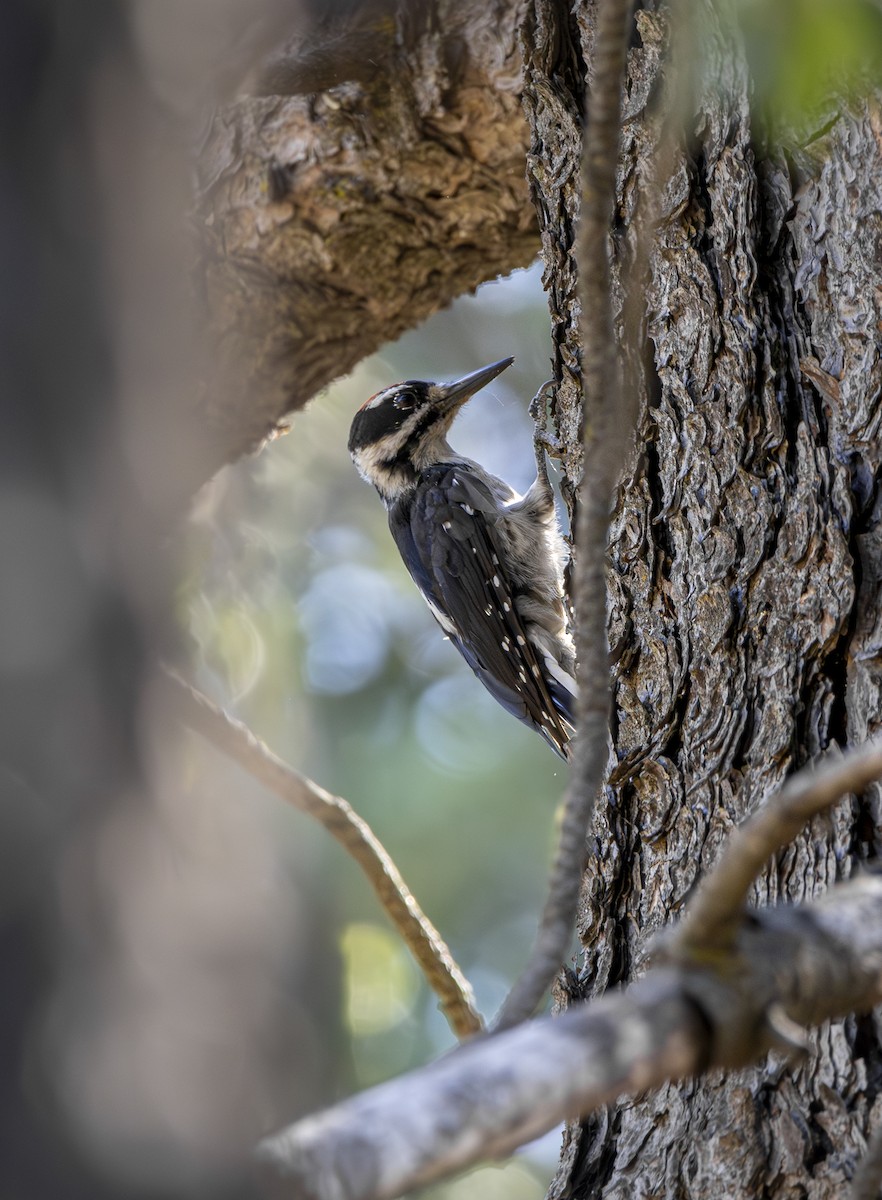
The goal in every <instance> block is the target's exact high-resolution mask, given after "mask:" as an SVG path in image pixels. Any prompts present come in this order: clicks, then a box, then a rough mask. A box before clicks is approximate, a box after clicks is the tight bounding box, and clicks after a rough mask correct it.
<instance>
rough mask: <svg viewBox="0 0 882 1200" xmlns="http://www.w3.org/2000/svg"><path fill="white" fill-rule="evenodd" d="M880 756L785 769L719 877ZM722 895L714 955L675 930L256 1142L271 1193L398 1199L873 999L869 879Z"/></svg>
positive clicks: (877, 985) (877, 935)
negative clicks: (776, 899) (721, 949)
mask: <svg viewBox="0 0 882 1200" xmlns="http://www.w3.org/2000/svg"><path fill="white" fill-rule="evenodd" d="M879 753H880V751H879V748H878V746H877V745H875V744H872V745H870V746H864V747H861V748H860V749H858V750H857V751H855V752H853V753H852V754H850V755H846V756H844V757H843V758H841V759H840V760H838V761H836V762H833V763H826V764H824V766H823V767H821V768H819V769H814V768H807V769H805V770H803V771H801V772H799V774H798V775H796V776H795V777H794V778H793V779H792V780H791V781H790V783H789V784H788V785H787V787H785V788H784V789H782V791H781V792H780V793H778V795H777V796H776V797H774V798H773V799H772V801H770V803H769V804H768V805H766V807H765V808H764V810H763V812H762V813H761V814H758V815H757V816H756V817H754V818H752V819H751V822H749V823H748V826H749V827H751V829H752V830H753V833H752V834H749V835H747V836H745V834H744V831H742V832H741V834H740V837H739V835H737V834H736V839H737V840H736V847H737V848H736V849H734V850H733V851H732V852H731V854H727V855H724V858H723V861H722V862H721V865H720V868H719V872H720V876H721V880H726V879H727V878H728V877H729V876H730V875H731V873H732V867H731V860H733V859H734V860H741V859H743V860H744V861H745V862H748V861H749V862H750V863H751V864H752V865H753V866H755V867H756V870H759V869H760V868H761V866H762V865H763V863H764V862H765V858H766V853H762V854H760V853H759V851H760V843H762V848H763V849H764V850H766V852H767V849H768V847H769V846H772V845H774V844H776V839H777V838H779V837H780V836H782V835H783V833H784V832H785V831H789V833H788V836H790V837H792V836H794V835H795V834H796V833H797V832H798V831H799V829H800V827H801V824H802V823H803V821H800V820H798V819H797V814H798V813H801V814H802V815H803V820H804V819H807V818H808V817H809V816H810V815H812V814H813V813H815V812H818V811H820V810H821V808H822V807H824V806H829V805H830V804H832V803H834V802H835V801H836V800H837V799H838V798H839V797H840V796H841V795H842V794H843V793H844V791H845V790H847V789H848V788H851V787H857V786H860V785H861V783H866V782H869V781H870V780H871V779H873V778H875V777H876V776H877V775H879V774H880V773H882V760H880V759H879V758H878V757H877V756H878V755H879ZM782 813H785V814H786V817H783V816H782ZM757 829H759V830H760V831H766V834H765V837H762V835H757V834H756V830H757ZM771 830H774V835H773V836H772V835H770V834H769V833H768V831H771ZM744 846H748V847H750V853H749V854H748V855H747V856H746V857H745V855H744V853H743V850H742V847H744ZM715 875H716V873H712V875H711V877H710V879H709V881H708V884H707V885H706V890H707V891H708V892H709V893H711V894H717V888H716V884H715V883H714V879H715ZM729 899H730V901H731V903H732V905H734V910H735V912H736V914H737V925H736V926H733V936H732V940H731V945H730V947H729V948H728V950H727V952H725V953H720V954H706V955H701V954H694V955H691V956H686V955H684V954H681V953H678V934H677V933H676V932H675V933H674V934H673V935H672V937H671V939H670V942H669V945H670V950H663V951H662V954H661V955H660V956H659V957H660V958H662V959H663V961H661V962H659V963H658V965H656V966H654V967H653V968H652V969H651V970H650V971H649V973H648V974H647V975H646V976H645V977H644V978H643V979H641V980H639V981H638V982H637V983H635V984H633V985H632V986H631V987H630V988H628V989H627V990H626V991H624V992H622V993H619V994H618V995H610V996H608V997H605V998H603V999H601V1000H599V1001H596V1002H593V1003H591V1004H586V1005H581V1006H578V1007H574V1008H571V1009H569V1010H568V1011H567V1012H565V1013H564V1014H563V1015H561V1016H560V1017H558V1018H557V1019H556V1020H554V1021H552V1020H549V1019H547V1018H543V1019H537V1020H535V1021H533V1022H530V1023H529V1024H527V1025H522V1026H521V1027H520V1028H516V1029H512V1030H508V1031H505V1032H502V1033H500V1034H499V1035H498V1036H497V1037H495V1038H490V1039H486V1040H481V1041H476V1042H474V1043H472V1044H469V1045H467V1046H464V1047H461V1048H460V1049H459V1050H458V1051H456V1052H455V1053H453V1054H451V1055H449V1056H447V1057H446V1058H444V1059H442V1060H440V1061H439V1062H437V1063H433V1064H432V1065H430V1066H428V1067H426V1068H424V1069H423V1070H421V1071H416V1072H413V1073H411V1074H410V1075H406V1076H403V1077H401V1078H400V1079H397V1080H393V1081H391V1082H390V1083H387V1084H384V1085H383V1086H381V1087H378V1088H374V1089H372V1090H370V1091H368V1092H365V1093H363V1094H362V1095H360V1096H356V1097H354V1098H353V1099H351V1100H349V1101H346V1102H345V1103H343V1104H340V1105H338V1106H337V1107H336V1108H333V1109H329V1110H327V1111H326V1112H324V1113H319V1114H318V1115H316V1116H314V1117H309V1118H307V1119H305V1120H303V1121H300V1122H298V1123H297V1124H295V1125H293V1126H291V1127H289V1128H288V1129H286V1130H284V1131H282V1132H281V1133H279V1134H277V1135H275V1136H274V1137H271V1138H268V1139H266V1140H265V1141H264V1142H263V1143H261V1146H260V1147H259V1149H258V1158H259V1161H260V1163H261V1164H262V1167H263V1169H264V1170H265V1172H266V1175H267V1178H268V1180H269V1181H270V1182H271V1184H272V1194H273V1195H279V1196H286V1197H287V1196H290V1197H292V1200H294V1198H305V1197H309V1198H310V1200H332V1198H333V1200H382V1198H388V1197H394V1196H398V1195H400V1194H401V1193H402V1192H405V1191H407V1190H409V1189H410V1188H413V1187H418V1186H421V1185H423V1184H426V1183H429V1182H431V1181H432V1180H435V1179H439V1178H441V1177H444V1176H446V1175H449V1174H451V1173H453V1172H455V1171H458V1170H461V1169H462V1168H464V1167H466V1166H469V1165H471V1164H473V1163H475V1162H477V1161H479V1160H481V1159H486V1158H488V1157H499V1156H502V1155H505V1154H508V1153H510V1152H511V1151H513V1150H515V1149H516V1148H517V1147H518V1146H520V1145H522V1144H523V1143H524V1142H526V1141H529V1140H530V1139H532V1138H534V1137H537V1136H539V1135H540V1134H542V1133H544V1132H546V1131H547V1130H549V1129H551V1128H552V1127H553V1126H554V1125H555V1124H557V1123H558V1122H559V1121H561V1120H563V1119H565V1118H571V1117H574V1116H576V1115H578V1114H584V1113H586V1112H588V1111H590V1110H592V1109H594V1108H597V1107H598V1106H600V1105H602V1104H605V1103H610V1102H612V1101H614V1100H615V1099H616V1098H617V1097H619V1096H622V1095H626V1094H635V1093H637V1092H642V1091H646V1090H647V1089H649V1088H653V1087H658V1086H660V1085H661V1084H663V1083H666V1082H669V1081H673V1080H676V1079H679V1078H683V1077H684V1076H686V1075H691V1074H695V1073H699V1072H703V1071H707V1070H709V1069H711V1068H713V1067H730V1068H731V1067H739V1066H744V1065H746V1064H748V1063H750V1062H753V1061H755V1060H756V1059H757V1058H759V1057H760V1055H762V1054H763V1053H765V1052H766V1051H768V1050H769V1049H771V1048H773V1047H775V1046H777V1047H780V1046H781V1045H782V1044H783V1045H785V1047H786V1048H787V1049H792V1048H793V1044H794V1039H793V1038H792V1037H789V1036H788V1034H787V1031H788V1029H791V1028H795V1027H796V1026H805V1025H813V1024H817V1023H818V1022H820V1021H823V1020H826V1019H829V1018H833V1017H837V1016H841V1015H843V1014H845V1013H847V1012H851V1011H860V1010H864V1009H867V1008H870V1007H872V1006H873V1005H874V1004H876V1003H878V1002H879V1001H880V1000H882V878H880V877H878V876H864V877H861V878H859V879H857V880H852V881H850V882H848V883H845V884H842V885H840V886H838V887H836V888H834V889H833V890H832V891H831V892H830V893H829V894H828V895H827V896H826V897H824V898H822V899H821V900H819V901H815V902H813V903H810V904H803V905H797V906H792V907H790V906H781V907H779V908H776V909H771V910H766V911H752V912H751V914H750V920H745V919H744V914H743V912H742V909H741V904H742V901H743V894H742V893H740V892H738V891H737V889H736V890H735V891H732V892H730V895H729ZM699 913H701V908H699ZM689 922H690V918H689V917H688V916H687V918H686V919H685V921H684V923H683V926H682V929H684V930H688V929H689ZM356 1168H357V1169H356Z"/></svg>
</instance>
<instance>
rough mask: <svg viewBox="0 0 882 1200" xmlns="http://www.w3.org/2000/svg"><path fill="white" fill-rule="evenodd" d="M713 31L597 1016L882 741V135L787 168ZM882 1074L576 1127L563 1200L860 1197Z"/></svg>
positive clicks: (643, 47) (640, 579) (835, 140)
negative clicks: (731, 835) (795, 797)
mask: <svg viewBox="0 0 882 1200" xmlns="http://www.w3.org/2000/svg"><path fill="white" fill-rule="evenodd" d="M569 8H570V6H569V5H567V4H563V3H558V2H556V0H539V2H538V3H537V4H536V5H535V7H534V9H533V10H532V12H531V14H530V15H529V16H528V19H527V22H526V26H525V38H526V52H527V80H526V95H527V108H528V111H529V113H530V120H531V126H532V130H533V145H532V148H531V156H530V163H531V180H532V186H533V190H534V193H535V194H536V197H537V200H538V211H539V213H540V219H541V222H542V240H543V251H544V257H545V262H546V280H547V283H548V285H549V290H550V294H551V309H552V313H553V315H554V333H555V340H556V344H557V347H558V363H559V371H560V374H561V376H562V381H563V382H562V386H561V389H560V392H559V401H558V403H559V413H558V418H559V426H560V432H561V435H562V438H563V440H564V443H565V452H564V456H563V462H564V467H565V470H566V472H567V476H568V479H569V481H570V484H571V485H573V486H574V485H575V483H576V481H577V478H578V470H579V463H578V454H577V447H578V438H577V429H578V418H579V409H578V357H579V349H578V301H577V296H576V265H575V263H574V262H573V257H572V246H573V229H574V221H575V218H576V214H577V208H578V196H577V180H578V171H577V155H578V148H579V132H578V130H579V113H580V112H581V109H582V92H583V87H584V80H585V77H586V67H585V64H586V63H588V64H589V66H588V70H587V74H588V75H589V76H590V54H591V30H592V23H593V17H592V5H591V4H590V3H584V4H581V5H576V6H575V14H574V16H572V17H571V16H570V13H569ZM700 9H701V12H700V14H699V16H700V19H701V20H703V21H705V22H706V23H707V24H706V38H705V39H704V40H703V41H702V49H703V51H704V53H705V54H706V55H707V56H708V57H707V58H706V59H705V61H703V62H702V64H701V67H700V70H699V73H698V77H697V80H696V91H695V99H694V111H693V112H691V113H690V114H689V124H688V129H687V134H688V136H689V138H690V143H689V149H688V152H687V153H686V154H685V155H683V156H681V158H680V159H679V161H678V162H677V163H676V167H675V170H674V173H673V175H672V177H671V178H670V179H668V180H666V181H665V184H666V186H665V190H664V196H663V204H662V214H661V215H662V224H661V228H660V230H659V234H658V241H657V245H656V247H655V249H654V252H653V254H652V263H651V272H652V278H651V282H650V283H649V286H648V288H647V294H646V295H647V305H646V308H647V311H646V325H647V327H646V335H647V355H646V368H647V369H646V377H647V382H646V396H645V401H646V409H645V415H644V419H643V422H642V426H641V430H640V433H639V436H638V443H639V447H640V450H639V454H638V457H637V460H636V461H635V463H634V466H633V470H632V472H631V474H630V477H629V478H628V480H627V482H626V485H625V487H624V489H623V493H622V496H621V499H620V503H619V506H618V509H617V512H616V518H615V523H614V531H613V537H612V542H611V572H610V579H611V586H612V589H613V591H612V604H613V615H612V625H611V629H610V644H611V646H612V647H613V654H614V686H615V701H614V707H615V721H614V728H613V739H612V758H611V771H610V776H609V782H608V786H607V787H606V789H605V795H604V797H603V798H602V802H601V805H600V809H599V814H598V820H597V823H596V827H595V830H594V844H595V848H596V853H595V855H594V856H593V859H592V862H591V864H590V865H589V868H588V871H587V874H586V878H585V881H584V890H583V905H582V912H581V920H580V934H581V937H582V941H583V945H584V948H585V949H584V962H583V964H582V967H581V970H580V972H579V975H578V978H576V977H575V976H573V977H571V979H570V984H571V989H570V990H571V994H572V995H574V996H590V995H596V994H597V993H599V992H602V991H604V990H605V989H606V988H608V987H610V986H611V985H613V984H616V983H618V982H620V981H626V980H629V979H632V978H633V977H634V975H635V973H636V972H638V971H639V968H640V954H641V950H642V949H643V948H644V947H645V944H646V940H647V937H648V935H649V934H651V933H652V932H653V931H654V930H656V929H658V928H660V927H662V926H664V925H665V924H667V923H669V922H670V921H671V920H672V919H673V918H675V917H676V915H677V913H678V912H679V910H680V908H681V906H682V904H683V902H684V900H685V899H686V897H687V896H688V894H689V892H690V889H691V888H692V887H693V885H694V883H695V881H696V880H697V879H698V877H699V876H700V875H701V874H703V873H705V872H706V871H707V869H708V867H709V866H710V865H711V864H712V863H713V862H714V860H715V858H716V857H717V855H718V852H719V848H720V845H721V843H722V841H723V840H724V839H725V837H726V834H727V832H728V831H729V830H730V829H731V828H732V825H733V823H735V822H737V821H739V820H740V819H741V818H742V817H743V816H744V815H745V814H746V813H748V812H750V811H751V810H752V809H753V808H754V807H755V806H756V804H757V803H758V801H759V800H760V798H761V797H762V796H763V795H764V794H767V793H768V792H769V790H770V789H771V788H773V787H774V786H775V785H776V784H778V783H780V781H781V780H782V779H783V778H784V776H785V775H786V774H787V773H788V772H790V771H791V770H793V769H794V768H795V767H797V766H798V765H799V764H801V763H802V762H804V761H805V760H806V759H807V758H808V757H810V756H812V755H815V754H817V753H818V752H819V751H821V750H823V749H824V748H825V747H827V746H829V745H830V744H831V743H832V742H839V743H841V744H844V743H846V741H848V742H852V743H853V742H859V741H861V740H862V739H863V738H865V737H866V736H867V734H868V733H872V732H874V731H875V730H876V729H877V728H878V724H879V711H880V710H879V654H880V646H879V632H878V609H879V582H880V577H882V558H880V545H879V532H878V522H879V515H880V507H879V504H880V500H879V488H878V480H877V476H878V467H879V450H878V446H877V428H878V422H879V417H880V383H882V367H880V363H879V353H878V346H879V329H880V328H882V325H880V318H882V311H880V310H882V290H880V283H882V280H880V273H882V256H880V252H879V228H880V221H882V212H880V210H882V194H880V181H882V159H880V130H882V124H880V110H879V109H878V107H877V106H876V104H875V102H867V103H866V104H865V105H864V106H862V107H861V108H859V109H857V110H855V111H847V110H845V109H843V110H842V111H841V112H839V114H838V116H837V118H836V119H835V121H834V122H833V123H832V125H831V126H830V127H829V128H828V129H826V130H825V131H823V133H822V135H821V136H819V137H818V138H817V139H816V140H813V141H812V143H811V145H810V146H807V147H805V148H800V147H791V148H790V150H789V153H787V154H786V155H785V153H783V152H782V151H780V150H779V151H772V150H765V151H763V150H761V149H760V148H759V146H758V145H757V142H756V141H755V138H754V133H753V126H752V120H753V114H752V112H751V104H750V96H751V81H750V77H749V71H748V67H747V63H746V60H745V54H744V48H743V46H742V44H741V40H740V37H739V32H738V29H737V27H736V25H735V22H734V21H733V20H732V19H731V14H730V13H728V12H727V6H726V5H725V3H705V4H702V5H701V6H700ZM696 19H698V17H696ZM664 39H665V27H664V20H663V16H662V14H661V13H660V12H659V11H658V10H657V9H656V8H655V6H653V5H644V6H643V7H642V10H641V11H640V12H639V13H638V14H637V18H636V33H635V38H634V46H633V50H632V54H631V61H630V66H629V82H628V97H627V102H626V124H625V130H624V139H623V153H622V159H621V163H620V177H619V185H620V197H619V199H620V212H619V217H620V227H619V229H618V230H617V234H616V238H615V242H614V247H613V252H614V259H615V263H616V265H617V268H618V269H619V270H621V268H622V266H623V264H625V263H627V261H628V256H629V253H630V250H631V246H630V242H631V240H632V234H633V227H632V222H633V219H634V215H635V211H637V207H638V206H639V205H640V203H641V196H642V197H643V202H645V189H646V184H647V175H648V162H649V155H650V151H651V148H652V146H653V144H654V141H655V139H656V137H657V132H658V115H657V114H656V113H654V112H653V109H652V105H651V103H650V101H651V98H652V97H654V95H655V93H654V90H653V89H654V88H656V87H657V85H658V83H659V80H658V65H659V56H660V48H661V46H662V44H663V42H664ZM619 303H620V305H621V304H622V303H623V297H622V294H621V282H620V285H619ZM818 368H820V369H818ZM812 380H814V382H812ZM878 816H879V790H878V788H873V789H871V791H870V792H869V793H868V794H866V795H864V796H862V797H857V798H854V799H853V800H852V801H851V802H850V803H848V804H843V805H841V806H840V807H839V809H838V810H837V811H836V813H835V815H834V817H833V818H832V819H831V820H828V821H817V822H815V825H814V827H813V828H812V829H811V830H809V831H808V832H807V833H806V835H805V836H804V837H802V838H801V839H800V840H799V841H798V842H797V843H796V844H795V845H794V846H793V847H792V848H791V849H789V850H788V851H787V852H786V853H785V854H783V855H782V856H781V857H780V860H779V861H778V862H777V863H776V864H775V865H774V866H773V868H772V869H771V870H770V871H769V872H768V874H767V875H766V877H765V878H764V880H763V881H762V882H761V884H760V885H759V886H758V887H757V889H756V896H755V899H756V901H757V902H759V903H769V902H772V901H776V900H779V899H781V898H784V897H790V898H794V899H801V898H803V897H805V896H810V895H813V894H816V893H817V892H818V891H820V890H822V889H824V888H826V887H828V886H829V885H830V884H831V883H833V882H834V881H835V880H837V879H841V878H844V877H847V876H848V875H849V874H850V873H851V872H852V871H853V870H854V869H855V867H856V866H858V865H859V864H861V863H862V862H865V861H867V860H868V859H873V858H875V857H876V856H877V854H878V850H879V833H878V828H879V826H878ZM561 1001H562V1002H563V1003H565V1002H566V997H565V996H563V995H562V996H561ZM880 1066H882V1057H880V1045H879V1028H878V1024H877V1020H876V1018H873V1017H867V1018H862V1019H855V1018H849V1019H847V1020H845V1021H843V1022H838V1023H836V1024H834V1025H832V1026H830V1027H829V1028H825V1029H823V1030H822V1031H821V1033H820V1034H819V1035H818V1036H817V1038H815V1039H814V1041H813V1046H812V1052H811V1054H810V1056H809V1058H808V1060H807V1062H806V1063H805V1064H804V1065H803V1066H801V1067H799V1068H798V1069H795V1070H790V1069H787V1068H783V1069H782V1067H781V1065H780V1063H775V1062H772V1063H770V1065H769V1067H768V1068H763V1069H758V1070H751V1071H746V1072H742V1073H739V1074H737V1075H727V1076H723V1077H718V1078H715V1079H711V1080H710V1081H709V1082H707V1083H703V1084H701V1085H696V1086H689V1087H685V1088H679V1089H666V1090H665V1091H664V1092H663V1093H662V1094H661V1095H657V1096H653V1097H651V1098H648V1099H646V1100H644V1101H641V1102H638V1103H628V1104H626V1105H622V1106H620V1107H618V1108H616V1109H613V1110H610V1111H608V1112H606V1113H605V1114H604V1115H603V1116H602V1117H601V1118H596V1117H594V1118H591V1119H590V1120H588V1121H586V1122H585V1123H584V1124H583V1125H582V1126H576V1127H573V1128H571V1129H570V1130H569V1132H568V1136H567V1141H566V1145H565V1151H564V1157H563V1160H562V1165H561V1169H560V1171H559V1174H558V1178H557V1180H556V1181H555V1184H554V1185H553V1188H552V1193H551V1194H552V1195H553V1196H563V1195H572V1196H575V1197H599V1196H603V1197H623V1198H624V1197H633V1196H662V1195H664V1196H673V1195H677V1196H682V1197H694V1198H695V1200H698V1198H699V1197H705V1198H706V1197H707V1196H709V1195H714V1194H717V1195H726V1196H733V1197H745V1198H747V1197H754V1196H757V1195H767V1196H778V1197H780V1196H808V1195H810V1196H813V1197H822V1196H823V1197H833V1196H839V1195H841V1194H842V1191H843V1188H844V1187H845V1186H846V1181H847V1179H849V1178H850V1176H851V1173H852V1170H853V1166H854V1161H855V1156H856V1155H858V1154H859V1153H860V1152H861V1150H862V1148H863V1145H864V1138H865V1136H866V1135H867V1131H868V1129H869V1128H870V1127H872V1126H874V1125H875V1124H877V1123H878V1121H879V1119H880V1116H882V1100H880V1098H879V1096H878V1091H879V1078H880Z"/></svg>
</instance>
